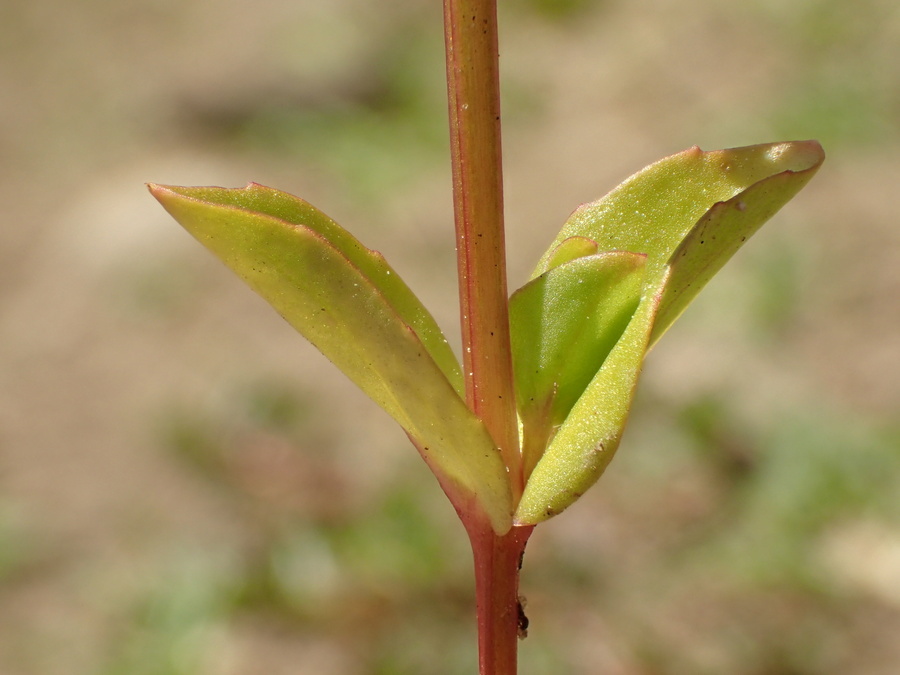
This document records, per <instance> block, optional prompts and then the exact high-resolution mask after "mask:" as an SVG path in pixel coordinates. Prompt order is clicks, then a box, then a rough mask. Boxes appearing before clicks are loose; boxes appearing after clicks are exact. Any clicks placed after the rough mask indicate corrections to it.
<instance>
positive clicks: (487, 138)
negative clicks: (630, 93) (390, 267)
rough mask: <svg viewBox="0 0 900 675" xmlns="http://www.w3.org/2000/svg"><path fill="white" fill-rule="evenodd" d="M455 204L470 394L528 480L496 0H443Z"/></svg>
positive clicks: (516, 471)
mask: <svg viewBox="0 0 900 675" xmlns="http://www.w3.org/2000/svg"><path fill="white" fill-rule="evenodd" d="M444 22H445V36H446V50H447V84H448V93H449V103H450V148H451V158H452V163H453V204H454V213H455V223H456V243H457V265H458V274H459V295H460V314H461V323H462V343H463V372H464V376H465V382H466V401H467V403H468V404H469V407H470V408H471V409H472V411H473V412H474V413H475V414H476V415H477V416H478V417H479V418H480V419H481V420H483V421H484V423H485V425H486V426H487V428H488V431H490V433H491V436H492V437H493V439H494V442H495V443H496V444H497V446H498V447H499V449H500V453H501V456H502V457H503V460H504V462H505V464H506V466H507V468H508V469H509V476H510V481H511V486H512V492H513V500H514V502H515V503H517V502H518V500H519V497H520V496H521V494H522V489H523V485H524V480H523V474H522V460H521V454H520V451H519V435H518V424H517V421H516V403H515V393H514V389H513V372H512V356H511V350H510V340H509V311H508V305H507V300H508V294H507V287H506V252H505V251H506V247H505V240H504V232H503V172H502V161H501V147H500V84H499V83H500V77H499V54H498V41H497V5H496V0H444Z"/></svg>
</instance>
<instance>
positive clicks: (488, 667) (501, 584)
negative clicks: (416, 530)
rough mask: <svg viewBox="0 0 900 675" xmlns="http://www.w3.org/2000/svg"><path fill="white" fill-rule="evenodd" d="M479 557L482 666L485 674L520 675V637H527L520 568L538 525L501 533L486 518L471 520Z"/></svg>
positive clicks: (477, 595) (471, 534)
mask: <svg viewBox="0 0 900 675" xmlns="http://www.w3.org/2000/svg"><path fill="white" fill-rule="evenodd" d="M467 529H468V532H469V541H470V542H471V544H472V554H473V556H474V558H475V602H476V607H477V611H478V666H479V671H478V672H479V673H480V674H481V675H516V670H517V662H518V647H519V645H518V641H519V639H520V637H524V629H525V628H526V627H527V625H522V623H521V621H520V619H523V618H524V613H523V610H522V605H521V604H520V596H519V569H520V567H521V564H522V557H523V556H524V554H525V544H526V543H528V538H529V537H530V536H531V532H532V530H534V526H530V527H513V528H512V529H511V530H510V531H509V532H507V533H506V534H505V535H502V536H498V535H497V534H496V533H495V532H494V531H493V530H492V529H491V526H490V524H489V523H487V522H486V521H483V522H480V523H469V524H467Z"/></svg>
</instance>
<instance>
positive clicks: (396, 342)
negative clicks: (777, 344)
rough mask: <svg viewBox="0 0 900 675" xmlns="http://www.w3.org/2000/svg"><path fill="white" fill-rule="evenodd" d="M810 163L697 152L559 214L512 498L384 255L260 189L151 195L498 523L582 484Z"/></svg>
mask: <svg viewBox="0 0 900 675" xmlns="http://www.w3.org/2000/svg"><path fill="white" fill-rule="evenodd" d="M822 159H823V155H822V151H821V148H820V147H819V145H818V144H817V143H814V142H804V143H786V144H778V145H766V146H754V147H750V148H741V149H735V150H723V151H717V152H702V151H700V150H699V149H698V148H693V149H690V150H687V151H685V152H682V153H680V154H678V155H673V156H672V157H668V158H666V159H663V160H661V161H659V162H657V163H656V164H653V165H651V166H649V167H647V168H645V169H644V170H642V171H641V172H639V173H637V174H635V175H634V176H632V177H631V178H629V179H628V180H626V181H625V182H624V183H622V184H621V185H620V186H619V187H618V188H616V189H615V190H613V192H611V193H610V194H609V195H607V196H606V197H604V198H603V199H601V200H600V201H598V202H595V203H593V204H589V205H586V206H583V207H581V208H580V209H578V210H577V211H575V213H573V214H572V217H571V218H570V219H569V221H568V222H567V223H566V225H565V226H564V227H563V230H562V231H561V232H560V234H559V236H558V237H557V239H556V241H555V242H554V244H553V245H552V246H551V248H550V249H549V250H548V252H547V253H546V254H545V255H544V257H543V258H542V259H541V261H540V263H539V264H538V267H537V269H536V270H535V273H534V275H533V279H532V281H530V282H529V283H528V284H526V285H525V286H524V287H522V288H521V289H519V290H518V291H517V292H516V293H514V294H513V296H512V298H511V300H510V322H511V328H512V352H513V360H514V365H515V368H516V395H517V397H518V402H519V414H520V418H521V422H522V428H523V453H524V465H525V468H526V471H527V474H530V476H529V479H528V482H527V484H526V488H525V493H524V495H523V497H522V499H521V502H520V503H519V504H513V500H512V496H511V490H510V484H509V477H508V472H507V468H506V466H505V465H504V464H503V461H502V460H501V458H500V453H499V451H498V450H497V448H496V445H495V444H494V442H493V440H492V439H491V437H490V434H489V433H488V432H487V430H486V428H485V426H484V424H483V423H482V422H481V420H479V419H478V418H477V417H476V416H475V415H474V413H472V412H471V411H470V410H469V408H468V407H467V406H466V404H465V402H464V400H463V397H462V377H461V374H460V368H459V364H458V361H457V360H456V358H455V356H454V355H453V353H452V351H451V350H450V348H449V346H448V345H447V341H446V340H445V339H444V336H443V335H442V333H441V331H440V329H439V328H438V326H437V324H436V323H435V321H434V319H433V318H432V317H431V315H430V314H429V313H428V311H427V310H426V309H425V307H424V306H423V305H422V304H421V303H420V302H419V300H418V299H417V298H416V297H415V295H414V294H413V293H412V291H411V290H410V289H409V288H408V287H407V286H406V284H405V283H404V282H403V281H402V280H401V279H400V278H399V276H398V275H397V274H396V273H395V272H394V270H392V269H391V268H390V266H389V265H388V264H387V263H386V262H385V260H384V258H383V257H382V256H381V255H380V254H378V253H377V252H375V251H372V250H370V249H367V248H365V247H364V246H363V245H362V244H360V243H359V242H358V241H357V240H356V239H355V238H354V237H353V236H351V235H350V234H349V233H348V232H346V231H345V230H344V229H342V228H341V227H340V226H338V225H337V224H336V223H334V222H333V221H332V220H330V219H329V218H328V217H326V216H325V215H324V214H322V213H321V212H320V211H318V210H317V209H315V208H314V207H312V206H311V205H310V204H308V203H306V202H305V201H303V200H301V199H298V198H296V197H293V196H291V195H288V194H285V193H283V192H279V191H276V190H272V189H270V188H265V187H262V186H260V185H256V184H252V183H251V184H250V185H248V186H247V187H246V188H241V189H224V188H216V187H203V188H183V187H166V186H158V185H151V186H150V191H151V192H152V193H153V195H154V196H155V197H156V198H157V199H158V200H159V201H160V202H161V203H162V205H163V206H164V207H165V208H166V210H168V211H169V213H170V214H171V215H172V216H173V217H174V218H175V219H176V220H178V221H179V222H180V223H181V224H182V225H183V226H184V227H185V228H186V229H187V230H188V231H189V232H190V233H191V234H192V235H193V236H194V237H196V238H197V239H198V240H199V241H200V242H201V243H203V244H204V245H205V246H206V247H207V248H209V249H210V250H211V251H212V252H213V253H215V254H216V255H217V256H218V257H219V258H220V259H222V260H223V262H225V264H226V265H228V266H229V267H231V268H232V269H233V270H234V271H235V272H236V273H237V274H238V275H239V276H241V277H242V278H243V279H244V280H245V281H246V282H247V283H248V284H249V285H250V286H251V287H252V288H253V289H254V290H255V291H257V292H258V293H259V294H260V295H262V296H263V297H264V298H265V299H266V300H268V301H269V302H270V303H271V304H272V305H273V306H274V307H275V309H276V310H278V312H279V313H281V315H282V316H283V317H284V318H285V319H286V320H287V321H288V322H289V323H290V324H291V325H292V326H294V328H296V329H297V330H298V331H299V332H300V333H301V334H303V335H304V336H305V337H306V338H307V339H308V340H309V341H310V342H312V343H313V344H314V345H315V346H316V347H317V348H318V349H319V350H320V351H322V352H323V353H324V354H325V355H326V356H327V357H328V358H329V359H330V360H331V361H332V362H333V363H334V364H335V365H336V366H338V368H340V369H341V370H342V371H343V372H344V373H345V374H346V375H347V376H348V377H350V379H351V380H353V381H354V382H355V383H356V384H357V385H358V386H359V387H360V388H361V389H362V390H363V391H364V392H366V394H368V395H369V396H370V397H371V398H372V399H373V400H374V401H375V402H377V403H378V404H379V405H380V406H381V407H382V408H384V409H385V411H387V412H388V413H389V414H390V415H391V416H392V417H393V418H394V419H395V420H397V422H398V423H399V424H400V425H401V426H402V427H403V429H404V430H405V431H406V433H407V435H408V436H409V437H410V439H411V440H412V442H413V443H414V444H415V445H416V447H417V448H418V450H419V452H420V453H421V454H422V457H423V458H424V459H425V461H426V462H427V463H428V465H429V466H430V467H431V469H432V470H433V471H434V473H435V475H436V476H437V478H438V480H439V481H440V483H441V486H442V487H443V489H444V491H445V492H446V493H447V495H448V497H449V498H450V500H451V501H452V502H453V504H454V506H455V508H456V509H457V510H458V511H459V512H460V513H461V514H465V513H469V512H471V511H472V510H473V509H477V510H480V511H481V512H483V514H485V515H486V516H487V517H488V518H489V519H490V522H491V524H492V526H493V528H494V530H495V531H496V532H497V533H499V534H502V533H504V532H506V531H507V530H508V529H509V528H510V527H511V526H512V524H513V522H514V521H515V522H518V523H522V524H533V523H537V522H540V521H541V520H544V519H546V518H548V517H550V516H551V515H554V514H555V513H558V512H559V511H561V510H562V509H564V508H565V507H566V506H568V505H569V504H571V503H572V502H573V501H574V500H575V499H577V497H578V496H580V494H581V493H583V491H584V490H585V489H587V487H588V486H589V485H590V484H592V483H593V482H594V481H596V479H597V478H598V477H599V475H600V473H602V471H603V469H604V468H605V466H606V464H607V463H608V462H609V460H610V459H611V458H612V454H613V452H614V451H615V449H616V446H617V445H618V442H619V438H620V436H621V433H622V429H623V427H624V424H625V420H626V418H627V414H628V409H629V407H630V405H631V399H632V394H633V391H634V387H635V384H636V382H637V376H638V373H639V371H640V366H641V363H642V361H643V358H644V354H645V353H646V351H647V349H648V348H649V347H650V346H651V345H652V344H653V343H654V342H655V341H656V340H657V339H658V338H659V336H660V335H662V333H663V332H664V331H665V329H666V328H667V327H668V326H669V325H670V324H671V323H672V321H674V320H675V318H677V316H678V314H680V312H681V311H682V310H683V309H684V307H685V306H686V305H687V303H688V302H690V300H691V299H692V298H693V296H694V295H695V294H696V293H697V291H698V290H699V289H700V288H701V287H702V286H703V285H704V284H705V283H706V282H707V281H708V280H709V278H710V277H711V276H712V274H714V273H715V272H716V271H717V270H718V269H719V268H720V267H721V266H722V264H724V262H725V261H726V260H727V259H728V258H729V257H730V256H731V255H732V254H733V253H734V251H736V250H737V248H739V247H740V245H741V244H742V243H743V241H745V240H746V238H747V237H749V236H750V234H752V233H753V232H754V231H755V230H756V229H757V228H758V227H759V226H760V225H761V224H762V223H763V222H764V221H765V220H766V219H768V218H769V217H770V216H771V215H772V214H773V213H774V212H775V211H776V210H777V209H778V208H780V207H781V206H782V205H783V204H784V203H785V202H786V201H788V200H789V199H790V198H791V197H792V196H793V195H794V194H795V193H796V192H797V191H798V190H799V189H800V188H801V187H802V186H803V185H805V183H806V182H807V181H808V180H809V179H810V178H811V177H812V174H813V173H814V172H815V171H816V169H817V168H818V166H819V164H820V163H821V161H822Z"/></svg>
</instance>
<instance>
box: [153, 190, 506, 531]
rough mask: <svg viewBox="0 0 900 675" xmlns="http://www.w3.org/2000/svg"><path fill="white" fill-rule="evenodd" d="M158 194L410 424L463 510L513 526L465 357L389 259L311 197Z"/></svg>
mask: <svg viewBox="0 0 900 675" xmlns="http://www.w3.org/2000/svg"><path fill="white" fill-rule="evenodd" d="M150 189H151V192H152V193H153V195H154V196H155V197H156V198H157V199H158V200H159V201H160V202H161V203H162V205H163V206H164V207H165V208H166V210H167V211H169V213H170V214H172V216H173V217H174V218H175V219H176V220H177V221H178V222H179V223H181V224H182V225H183V226H184V227H185V229H187V230H188V231H189V232H190V233H191V234H192V235H193V236H194V237H195V238H197V239H198V240H199V241H200V242H201V243H202V244H204V245H205V246H206V247H207V248H209V249H210V250H211V251H212V252H213V253H214V254H216V256H218V257H219V258H220V259H221V260H222V261H223V262H224V263H225V264H226V265H228V266H229V267H230V268H231V269H232V270H234V271H235V272H236V273H237V274H238V275H239V276H240V277H241V278H243V279H244V280H245V281H246V282H247V283H248V284H249V285H250V287H251V288H253V289H254V290H255V291H256V292H257V293H259V294H260V295H261V296H262V297H264V298H265V299H266V300H268V301H269V303H271V304H272V306H273V307H274V308H275V309H276V310H277V311H278V312H279V313H280V314H281V315H282V316H283V317H284V318H285V319H286V320H287V321H288V322H289V323H290V324H291V325H292V326H293V327H294V328H296V329H297V330H298V331H299V332H300V333H301V334H302V335H303V336H304V337H306V338H307V339H308V340H309V341H310V342H312V343H313V344H314V345H315V346H316V347H317V348H318V349H319V350H320V351H322V353H323V354H325V355H326V356H327V357H328V358H329V359H330V360H331V361H332V362H333V363H334V364H335V365H336V366H337V367H338V368H340V369H341V370H342V371H343V372H344V373H345V374H346V375H347V376H348V377H350V379H351V380H353V381H354V382H355V383H356V384H357V385H358V386H359V387H360V388H361V389H362V390H363V391H364V392H365V393H366V394H368V395H369V396H370V397H371V398H372V399H373V400H374V401H375V402H376V403H378V405H380V406H381V407H382V408H384V410H385V411H387V412H388V413H389V414H390V415H391V416H392V417H393V418H394V419H395V420H397V422H399V423H400V425H401V426H402V427H403V428H404V429H405V430H406V432H407V434H408V435H409V436H410V438H411V440H412V441H413V443H414V444H415V445H416V447H417V448H418V449H419V451H420V452H421V453H422V456H423V458H424V459H425V461H426V462H427V463H428V464H429V466H430V467H431V468H432V470H433V471H434V473H435V474H436V476H437V477H438V480H439V481H440V483H441V485H442V487H443V488H444V490H445V492H447V494H448V496H449V497H450V499H451V501H453V503H454V505H455V506H456V507H457V508H458V509H460V510H463V511H465V510H469V509H471V508H473V507H478V508H481V509H482V510H483V511H484V513H485V514H486V515H487V516H488V517H489V518H490V520H491V523H492V525H493V527H494V529H495V530H496V531H497V532H498V533H502V532H505V531H506V530H508V529H509V527H510V523H511V512H512V497H511V495H510V488H509V481H508V478H507V473H506V467H505V466H504V464H503V462H502V460H501V458H500V454H499V451H498V450H497V448H496V446H495V444H494V442H493V440H492V439H491V437H490V435H489V433H488V432H487V430H486V428H485V427H484V424H483V423H482V422H481V421H480V420H479V419H478V418H477V417H476V416H475V415H474V414H473V413H472V412H471V411H470V410H469V409H468V407H467V406H466V404H465V402H464V401H463V400H462V398H461V397H460V395H459V389H458V388H457V387H455V386H454V384H451V380H456V379H457V376H456V374H455V373H457V372H458V365H457V363H456V359H455V357H454V356H453V354H452V351H450V349H449V347H447V345H446V341H445V340H444V339H443V336H442V335H441V333H440V330H439V329H438V327H437V325H436V324H435V323H434V320H433V319H432V318H431V316H430V315H429V314H428V312H427V311H426V310H425V308H424V307H423V306H422V305H421V303H420V302H419V301H418V299H417V298H416V297H415V296H414V295H413V294H412V292H411V291H410V290H409V289H408V287H407V286H406V285H405V283H404V282H403V281H402V280H401V279H400V278H399V277H398V275H397V274H396V272H394V271H393V270H392V269H391V268H390V267H389V266H388V265H387V263H386V262H385V261H384V259H383V257H382V256H381V255H380V254H378V253H376V252H374V251H371V250H369V249H367V248H365V247H364V246H363V245H362V244H360V243H359V242H358V241H357V240H356V239H355V238H353V237H352V235H350V234H349V233H347V232H346V231H345V230H343V229H342V228H340V227H339V226H338V225H337V224H336V223H334V222H333V221H331V220H330V219H329V218H327V216H325V215H324V214H322V213H321V212H320V211H318V210H317V209H315V208H314V207H312V206H311V205H309V204H308V203H306V202H304V201H303V200H300V199H297V198H296V197H292V196H290V195H287V194H285V193H282V192H278V191H275V190H270V189H269V188H264V187H262V186H259V185H253V184H251V185H249V186H248V187H247V188H243V189H235V190H228V189H223V188H181V187H165V186H150ZM457 386H458V385H457ZM373 461H374V459H373Z"/></svg>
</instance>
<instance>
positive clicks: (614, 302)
mask: <svg viewBox="0 0 900 675" xmlns="http://www.w3.org/2000/svg"><path fill="white" fill-rule="evenodd" d="M567 241H571V240H567ZM581 241H585V240H583V239H581ZM645 260H646V257H645V256H643V255H638V254H634V253H623V252H611V253H601V254H597V255H588V256H585V257H579V258H576V259H575V260H572V261H571V262H567V263H565V264H562V265H559V266H558V267H554V268H553V269H551V270H550V271H548V272H545V273H544V274H542V275H541V276H539V277H538V278H537V279H534V280H532V281H530V282H529V283H527V284H526V285H525V286H523V287H522V288H520V289H519V290H518V291H516V292H515V293H514V294H513V295H512V297H511V298H510V307H509V311H510V330H511V337H512V353H513V365H514V370H515V375H516V400H517V403H518V407H519V415H520V417H521V419H522V424H523V434H524V449H523V453H524V464H525V475H526V476H528V474H529V473H530V471H531V469H533V468H534V465H535V464H536V463H537V461H538V460H539V459H540V456H541V454H542V453H543V451H544V448H545V447H546V444H547V442H548V441H549V440H550V437H551V435H552V433H553V431H554V430H555V428H556V427H558V426H559V425H560V424H561V423H562V422H563V420H565V418H566V416H567V415H568V414H569V411H570V410H571V408H572V406H573V405H574V404H575V401H577V400H578V398H579V397H580V396H581V394H582V392H583V391H584V389H585V387H586V386H587V385H588V383H589V382H590V381H591V379H592V378H593V377H594V375H595V374H596V373H597V371H598V370H599V369H600V366H601V365H602V364H603V361H604V360H605V359H606V357H607V355H608V354H609V353H610V351H611V350H612V348H613V346H615V344H616V342H617V341H618V339H619V337H620V336H621V335H622V332H623V331H624V330H625V327H626V326H627V325H628V322H629V320H630V319H631V316H632V314H633V313H634V311H635V309H636V308H637V305H638V301H639V299H640V293H641V284H642V282H643V270H644V262H645Z"/></svg>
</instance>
